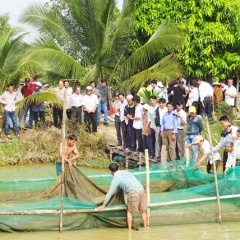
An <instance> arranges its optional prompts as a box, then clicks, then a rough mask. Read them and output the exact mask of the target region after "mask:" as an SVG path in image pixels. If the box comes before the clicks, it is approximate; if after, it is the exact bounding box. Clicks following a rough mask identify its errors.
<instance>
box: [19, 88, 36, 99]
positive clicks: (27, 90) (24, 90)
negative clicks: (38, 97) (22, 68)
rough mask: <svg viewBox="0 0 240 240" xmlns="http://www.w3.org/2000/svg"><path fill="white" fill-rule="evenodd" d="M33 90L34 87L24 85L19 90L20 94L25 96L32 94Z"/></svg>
mask: <svg viewBox="0 0 240 240" xmlns="http://www.w3.org/2000/svg"><path fill="white" fill-rule="evenodd" d="M33 90H34V89H33V88H32V87H31V86H29V87H27V86H24V87H23V88H22V90H21V92H22V95H23V96H24V97H25V98H26V97H28V96H30V95H31V94H32V92H33Z"/></svg>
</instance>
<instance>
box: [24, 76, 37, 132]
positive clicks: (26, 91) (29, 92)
mask: <svg viewBox="0 0 240 240" xmlns="http://www.w3.org/2000/svg"><path fill="white" fill-rule="evenodd" d="M33 86H34V85H31V80H30V78H25V85H24V86H23V88H22V89H21V92H22V95H23V97H24V98H26V97H28V96H30V95H32V93H33V91H34V87H33ZM23 111H24V113H23V114H24V123H25V122H26V118H27V114H28V111H29V119H28V123H27V126H26V127H28V128H32V124H33V112H32V104H28V105H26V106H25V107H24V110H23Z"/></svg>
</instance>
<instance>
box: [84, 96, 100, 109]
mask: <svg viewBox="0 0 240 240" xmlns="http://www.w3.org/2000/svg"><path fill="white" fill-rule="evenodd" d="M98 103H99V101H98V98H97V96H96V95H95V94H91V95H90V96H89V95H88V94H86V95H84V96H83V99H82V105H83V106H85V107H86V108H87V110H89V111H93V110H94V109H95V107H96V105H97V104H98Z"/></svg>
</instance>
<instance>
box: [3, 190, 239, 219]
mask: <svg viewBox="0 0 240 240" xmlns="http://www.w3.org/2000/svg"><path fill="white" fill-rule="evenodd" d="M219 198H220V199H234V198H240V194H234V195H225V196H220V197H219ZM216 199H217V197H204V198H193V199H186V200H176V201H169V202H158V203H150V204H149V207H150V208H151V207H152V208H153V207H161V206H170V205H177V204H187V203H197V202H204V201H213V200H216ZM126 209H127V207H126V206H115V207H106V208H104V209H103V211H104V212H110V211H121V210H126ZM95 212H99V211H98V209H97V208H90V209H72V210H70V209H68V210H63V213H64V214H71V213H95ZM59 213H60V210H26V211H25V210H23V211H0V215H41V214H59Z"/></svg>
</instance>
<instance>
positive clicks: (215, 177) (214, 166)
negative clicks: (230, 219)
mask: <svg viewBox="0 0 240 240" xmlns="http://www.w3.org/2000/svg"><path fill="white" fill-rule="evenodd" d="M206 125H207V131H208V139H209V142H210V149H211V154H212V161H213V169H214V181H215V188H216V197H217V203H218V222H219V223H221V222H222V215H221V205H220V198H219V191H218V179H217V170H216V163H215V159H214V153H213V146H212V137H211V132H210V127H209V122H208V117H206Z"/></svg>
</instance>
